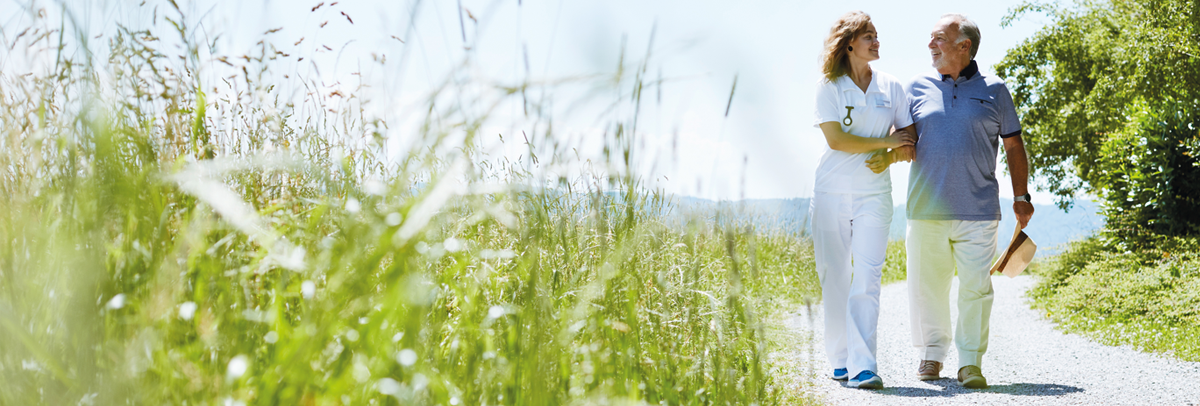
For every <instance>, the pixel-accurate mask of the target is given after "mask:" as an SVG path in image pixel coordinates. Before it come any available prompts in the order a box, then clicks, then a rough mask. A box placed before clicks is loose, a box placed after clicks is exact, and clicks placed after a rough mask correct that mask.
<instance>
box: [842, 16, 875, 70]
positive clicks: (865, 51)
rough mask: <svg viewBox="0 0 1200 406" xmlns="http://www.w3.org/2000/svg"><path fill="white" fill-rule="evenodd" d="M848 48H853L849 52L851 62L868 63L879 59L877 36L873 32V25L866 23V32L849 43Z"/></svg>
mask: <svg viewBox="0 0 1200 406" xmlns="http://www.w3.org/2000/svg"><path fill="white" fill-rule="evenodd" d="M850 46H851V47H853V48H854V50H853V51H849V53H850V60H851V61H854V60H858V61H864V62H870V61H874V60H876V59H879V34H877V33H876V32H875V24H872V23H867V31H866V32H864V33H862V34H860V35H859V36H858V38H855V39H854V41H850Z"/></svg>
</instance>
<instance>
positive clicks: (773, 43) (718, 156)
mask: <svg viewBox="0 0 1200 406" xmlns="http://www.w3.org/2000/svg"><path fill="white" fill-rule="evenodd" d="M63 3H65V4H66V9H69V10H71V12H72V13H73V16H74V18H75V19H76V20H77V21H79V22H80V23H79V24H78V25H79V26H80V27H81V28H80V29H81V30H82V31H87V35H88V37H96V38H101V39H100V40H97V41H96V42H97V43H102V38H103V35H105V33H107V34H108V35H111V33H112V32H114V30H115V25H114V24H113V22H117V21H119V22H121V23H122V24H124V25H126V26H130V27H133V28H137V27H139V26H141V27H158V29H162V28H163V27H164V26H166V24H167V23H166V22H165V21H163V20H164V17H166V16H170V15H172V14H173V13H174V12H173V11H170V10H169V7H170V6H169V5H168V3H167V2H166V1H155V0H146V1H145V2H141V1H140V0H139V1H77V2H72V1H65V2H63ZM336 3H337V4H333V2H330V1H325V2H322V1H319V0H307V1H302V2H297V1H278V0H268V1H246V2H235V1H211V0H196V1H190V0H179V4H180V6H181V8H183V9H184V10H185V12H186V15H187V16H188V17H187V21H189V22H190V26H191V27H194V28H195V29H194V31H193V35H196V36H197V37H198V38H200V37H202V38H205V39H206V41H205V42H206V43H212V44H216V45H217V48H218V49H219V52H221V53H225V54H230V55H236V54H239V53H250V52H251V51H252V50H254V49H256V48H257V47H259V46H261V45H258V41H260V40H264V39H265V40H267V41H269V42H270V43H271V44H273V45H277V46H278V48H279V49H280V50H281V51H283V52H286V53H289V54H290V55H292V56H291V58H292V60H291V61H287V62H283V63H282V64H283V66H281V67H280V68H279V72H277V73H279V74H283V73H285V72H292V73H304V74H308V75H309V77H312V76H313V75H315V76H316V77H319V78H320V80H321V82H322V85H324V86H327V87H328V88H338V87H339V86H342V87H354V86H355V85H357V84H364V85H367V86H369V88H367V89H368V90H365V91H364V92H365V93H366V95H367V97H368V98H369V99H370V100H371V103H370V105H369V106H368V107H367V109H368V112H369V113H371V114H377V115H379V116H381V117H388V118H389V119H391V120H394V122H396V123H399V124H398V125H391V126H389V128H390V131H389V133H388V134H387V136H388V137H389V138H390V139H391V142H390V144H389V145H390V146H391V147H392V148H393V149H394V150H395V153H396V154H400V153H402V151H403V150H404V149H405V148H406V145H409V144H408V142H410V141H411V138H412V135H411V133H412V128H414V127H415V125H416V124H417V122H418V121H419V118H420V117H421V114H418V112H420V111H422V106H423V103H426V97H427V96H428V95H429V94H430V92H432V91H433V90H434V89H437V88H438V87H439V86H441V85H442V84H443V83H447V82H449V83H452V84H461V83H493V84H517V83H521V82H522V81H525V80H529V81H532V82H537V83H543V82H548V81H554V80H561V79H567V78H578V77H595V76H588V75H600V77H604V76H603V75H611V74H612V73H613V72H614V71H616V68H617V66H618V62H619V61H624V62H625V63H626V67H627V68H630V69H632V68H635V67H636V66H637V64H639V63H641V62H642V60H643V59H646V60H647V61H648V62H647V66H648V67H649V68H648V74H649V75H650V76H651V79H656V78H658V77H659V76H661V77H662V78H663V79H664V82H663V84H662V85H661V87H659V88H655V89H654V94H653V102H650V101H647V102H646V103H644V105H643V106H642V109H643V111H642V113H641V115H640V117H642V118H641V119H640V120H639V126H638V133H637V134H635V136H636V137H637V139H638V142H637V145H638V147H639V151H641V154H640V157H641V159H640V160H639V162H638V163H637V166H636V168H637V173H638V174H639V175H640V176H642V177H643V178H644V185H645V186H647V187H652V188H656V189H660V190H663V191H665V192H668V193H674V194H679V195H688V196H696V197H702V198H709V199H740V198H752V199H761V198H793V197H809V196H811V195H812V187H813V177H814V172H815V169H816V166H817V163H818V162H819V159H820V156H821V154H822V153H823V152H824V149H825V148H826V147H825V141H824V137H823V136H822V135H821V133H820V131H819V130H818V129H817V128H814V127H813V126H812V121H813V110H814V97H815V96H814V94H815V88H816V85H817V81H818V79H819V73H818V62H817V58H818V56H819V51H820V48H821V44H822V42H823V40H824V38H825V36H826V35H827V33H828V30H829V27H830V25H831V24H832V23H833V22H834V21H835V20H836V19H837V18H838V17H839V16H840V15H842V14H844V13H846V12H848V11H852V10H862V11H865V12H866V13H868V14H870V15H871V17H872V20H873V22H874V24H875V26H876V29H877V30H878V32H879V36H880V41H881V48H880V54H881V59H880V60H878V61H875V62H873V63H872V67H873V68H874V69H876V70H879V71H883V72H887V73H890V74H892V75H894V76H896V77H897V78H900V79H901V80H907V79H909V78H911V77H913V76H915V75H917V74H920V73H922V72H926V71H929V70H932V67H931V66H930V57H929V52H928V48H927V44H928V39H929V33H930V31H931V29H932V27H933V25H934V23H935V22H936V21H937V19H938V18H939V17H940V16H941V15H942V14H945V13H950V12H955V13H962V14H966V15H967V16H968V17H970V18H972V19H973V20H975V21H976V23H977V24H978V25H979V26H980V29H981V33H982V39H981V41H980V42H981V44H980V45H981V46H980V50H979V53H978V55H977V56H976V60H977V61H978V62H979V65H980V67H981V69H982V70H983V71H984V72H985V73H990V72H992V66H993V65H994V64H996V63H997V62H999V61H1000V60H1001V59H1002V58H1003V56H1004V54H1005V51H1006V50H1007V49H1009V48H1011V47H1013V46H1015V45H1017V44H1019V43H1020V42H1021V41H1022V40H1023V39H1024V38H1026V37H1028V36H1030V35H1032V34H1033V33H1035V32H1036V31H1037V30H1038V29H1040V28H1041V27H1042V26H1043V25H1044V24H1045V23H1047V22H1048V18H1046V17H1044V16H1041V15H1027V16H1025V17H1023V18H1021V19H1020V20H1018V21H1017V22H1015V23H1014V24H1013V25H1012V26H1009V27H1003V28H1002V27H1000V21H1001V19H1002V18H1003V17H1004V16H1005V15H1007V14H1008V12H1009V10H1010V9H1011V8H1013V7H1015V6H1016V5H1018V4H1019V3H1020V2H1017V1H1007V0H997V1H986V2H953V3H948V2H944V1H905V2H896V1H837V2H830V1H783V0H744V1H736V2H735V1H696V0H690V1H683V0H662V1H655V0H640V1H632V0H569V1H568V0H461V1H458V0H423V1H418V0H399V1H397V0H392V1H377V0H345V1H339V2H336ZM30 4H31V3H30V2H28V1H13V0H6V1H5V2H2V3H0V23H2V25H3V27H14V26H18V25H19V24H20V23H21V22H27V21H29V20H30V19H31V18H33V17H32V15H33V14H32V13H36V11H33V12H31V11H30V10H36V9H37V8H38V7H45V8H46V9H47V10H48V13H50V14H52V15H54V14H55V13H57V11H56V10H57V9H58V8H59V6H56V4H58V2H55V3H48V2H33V3H32V4H33V7H30ZM47 4H49V6H47ZM318 4H321V7H318V8H316V10H314V7H316V6H318ZM460 5H461V8H460ZM459 10H462V12H461V13H460V12H459ZM276 28H279V29H280V30H278V31H274V32H271V33H269V34H268V33H266V32H267V31H268V30H273V29H276ZM0 31H4V32H3V34H4V35H3V36H0V39H5V41H6V42H11V41H12V38H13V36H14V33H12V32H7V31H5V30H3V28H2V27H0ZM652 35H653V42H651V36H652ZM301 38H303V40H302V41H301V40H300V39H301ZM623 43H624V44H625V45H624V46H625V50H626V53H625V55H624V58H622V54H621V49H622V44H623ZM326 47H328V48H326ZM300 55H307V56H308V58H307V59H306V60H305V61H295V60H294V59H296V58H298V57H299V56H300ZM647 55H649V56H648V58H647ZM381 56H382V57H386V59H385V60H384V61H383V62H380V59H379V57H381ZM464 61H465V62H464ZM526 61H527V62H526ZM0 63H2V62H0ZM208 66H216V64H214V63H211V61H210V63H209V65H208ZM213 69H218V68H216V67H214V68H213ZM301 76H304V75H303V74H293V75H291V76H289V77H301ZM735 77H736V80H737V85H736V86H737V87H736V91H735V92H734V97H733V99H732V102H730V101H729V95H730V89H731V87H732V86H733V82H734V78H735ZM585 88H586V86H583V87H581V86H576V87H570V86H564V87H562V88H555V89H553V90H550V91H544V92H541V93H539V94H537V95H535V96H532V97H534V98H536V99H537V100H540V101H542V102H548V104H549V105H550V106H551V107H550V111H551V112H552V116H553V117H554V129H555V132H554V134H555V135H554V137H557V138H559V140H556V141H555V142H560V141H561V142H562V143H564V144H572V145H576V144H577V146H578V148H577V149H575V150H573V151H572V152H575V153H581V154H582V155H583V158H582V159H588V158H593V159H595V158H597V156H596V154H599V152H598V151H597V149H596V148H589V147H588V146H592V147H594V146H595V145H597V144H596V143H597V140H599V139H601V137H602V136H603V134H604V132H605V127H604V122H603V120H599V119H598V117H602V116H605V114H607V113H604V112H603V110H602V108H603V107H604V101H606V100H610V99H613V98H616V97H618V95H620V92H622V91H626V92H627V91H628V89H623V88H616V89H611V90H612V91H611V92H609V93H603V92H602V93H601V96H600V98H601V99H602V100H601V101H596V100H591V101H589V102H586V103H582V104H581V105H576V104H572V103H570V102H569V101H571V100H574V99H575V98H576V97H580V96H582V95H583V94H585V92H586V89H585ZM659 94H661V96H659ZM645 99H647V100H649V99H650V97H646V98H645ZM727 104H728V115H727V116H726V107H727ZM497 106H498V107H496V108H495V112H494V113H492V119H490V120H489V121H488V122H487V123H485V124H484V126H483V129H482V131H481V132H482V133H487V134H491V133H496V134H498V135H499V136H500V137H505V138H506V139H508V140H512V139H514V137H517V136H518V135H519V134H521V131H522V130H529V132H534V130H535V127H536V126H535V125H533V124H531V123H530V122H529V120H527V119H522V118H521V117H522V116H523V112H524V110H523V105H522V103H521V102H520V100H516V102H514V101H513V100H511V98H510V100H507V101H505V102H503V103H498V104H497ZM464 108H465V109H469V110H474V111H482V110H484V109H485V106H482V107H481V106H479V105H477V103H472V104H470V105H468V106H465V107H464ZM621 113H625V114H629V113H630V112H629V111H623V112H621ZM541 128H542V129H544V128H545V126H544V125H543V126H542V127H541ZM500 137H497V139H498V138H500ZM488 139H489V141H487V144H488V148H490V150H493V151H495V153H496V154H498V155H503V156H513V159H517V158H519V156H514V155H521V154H524V153H527V151H526V150H525V149H522V147H521V146H520V145H518V144H517V143H514V142H511V141H510V142H506V143H499V142H497V141H495V140H492V139H491V138H490V137H489V138H488ZM561 151H565V149H563V150H560V152H561ZM1000 168H1001V170H1000V171H999V172H1000V173H998V175H1000V176H1001V179H1000V185H1001V187H1000V190H1001V196H1002V197H1011V196H1012V190H1011V187H1010V186H1009V185H1010V183H1009V182H1010V181H1009V180H1008V178H1007V176H1005V174H1004V173H1003V172H1004V170H1003V166H1002V165H1001V166H1000ZM891 176H892V180H893V181H892V183H893V200H894V201H895V202H897V203H901V202H904V201H905V195H906V186H907V183H908V182H907V177H908V164H897V165H893V167H892V169H891ZM1032 193H1033V195H1034V200H1035V202H1040V203H1048V202H1050V201H1051V195H1050V194H1049V193H1045V192H1040V191H1036V190H1035V191H1033V192H1032Z"/></svg>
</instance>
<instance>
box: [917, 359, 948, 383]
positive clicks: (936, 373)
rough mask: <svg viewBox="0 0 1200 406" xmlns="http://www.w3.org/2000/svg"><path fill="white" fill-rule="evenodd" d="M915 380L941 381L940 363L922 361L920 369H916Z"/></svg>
mask: <svg viewBox="0 0 1200 406" xmlns="http://www.w3.org/2000/svg"><path fill="white" fill-rule="evenodd" d="M917 379H920V380H922V381H936V380H938V379H942V363H941V362H937V361H930V360H922V361H921V367H920V368H917Z"/></svg>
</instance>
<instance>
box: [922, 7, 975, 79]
mask: <svg viewBox="0 0 1200 406" xmlns="http://www.w3.org/2000/svg"><path fill="white" fill-rule="evenodd" d="M958 35H959V33H958V23H956V22H954V20H951V19H942V20H940V21H938V23H937V25H935V26H934V27H933V32H932V33H930V34H929V54H930V56H932V57H933V67H934V68H935V69H937V70H938V72H939V73H942V74H944V75H951V74H955V73H958V71H960V70H962V68H963V67H966V66H967V64H969V63H970V62H971V56H970V55H971V41H970V40H967V41H963V42H961V43H958V44H955V41H958Z"/></svg>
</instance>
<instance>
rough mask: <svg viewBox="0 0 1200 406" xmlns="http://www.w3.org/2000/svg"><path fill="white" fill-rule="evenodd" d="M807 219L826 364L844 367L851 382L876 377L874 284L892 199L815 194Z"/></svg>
mask: <svg viewBox="0 0 1200 406" xmlns="http://www.w3.org/2000/svg"><path fill="white" fill-rule="evenodd" d="M811 218H812V230H813V231H812V232H813V249H814V251H815V253H816V260H817V277H818V278H820V280H821V297H822V300H823V302H824V303H825V352H826V355H827V356H828V357H829V363H830V365H832V366H833V368H835V369H838V368H846V369H847V370H848V371H847V372H849V374H850V376H851V377H854V376H855V375H858V373H859V372H862V371H872V372H878V371H879V367H878V364H877V363H876V361H875V341H876V327H877V326H878V324H879V284H880V278H881V277H882V276H883V273H882V271H883V261H884V258H886V256H887V241H888V229H889V227H890V226H891V224H892V194H891V193H880V194H873V195H854V194H835V193H822V192H817V193H816V194H815V196H813V200H812V206H811Z"/></svg>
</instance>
